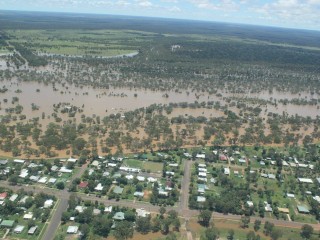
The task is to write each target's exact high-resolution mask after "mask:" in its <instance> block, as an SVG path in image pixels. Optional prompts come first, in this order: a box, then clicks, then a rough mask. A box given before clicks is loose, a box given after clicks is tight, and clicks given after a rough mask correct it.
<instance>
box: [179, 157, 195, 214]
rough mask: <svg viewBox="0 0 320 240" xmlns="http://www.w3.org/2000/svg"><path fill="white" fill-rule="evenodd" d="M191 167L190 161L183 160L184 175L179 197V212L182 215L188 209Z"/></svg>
mask: <svg viewBox="0 0 320 240" xmlns="http://www.w3.org/2000/svg"><path fill="white" fill-rule="evenodd" d="M191 166H192V161H191V160H185V162H184V175H183V179H182V182H181V197H180V199H181V201H180V206H179V210H180V211H181V214H182V215H183V213H184V211H185V210H187V209H188V208H189V206H188V200H189V186H190V178H191Z"/></svg>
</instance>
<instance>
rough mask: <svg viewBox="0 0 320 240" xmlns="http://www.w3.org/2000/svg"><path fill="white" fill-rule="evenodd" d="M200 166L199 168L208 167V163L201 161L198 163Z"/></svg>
mask: <svg viewBox="0 0 320 240" xmlns="http://www.w3.org/2000/svg"><path fill="white" fill-rule="evenodd" d="M198 167H199V168H206V167H207V165H206V164H203V163H199V164H198Z"/></svg>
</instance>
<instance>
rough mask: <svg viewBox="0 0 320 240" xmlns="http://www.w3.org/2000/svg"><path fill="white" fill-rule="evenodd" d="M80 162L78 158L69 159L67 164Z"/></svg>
mask: <svg viewBox="0 0 320 240" xmlns="http://www.w3.org/2000/svg"><path fill="white" fill-rule="evenodd" d="M77 161H78V159H77V158H69V159H68V160H67V162H71V163H76V162H77Z"/></svg>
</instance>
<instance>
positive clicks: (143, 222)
mask: <svg viewBox="0 0 320 240" xmlns="http://www.w3.org/2000/svg"><path fill="white" fill-rule="evenodd" d="M150 229H151V222H150V217H139V218H138V219H137V220H136V230H137V232H140V233H143V234H147V233H148V232H149V231H150Z"/></svg>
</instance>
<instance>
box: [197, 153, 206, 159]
mask: <svg viewBox="0 0 320 240" xmlns="http://www.w3.org/2000/svg"><path fill="white" fill-rule="evenodd" d="M196 158H200V159H205V158H206V155H205V154H199V153H198V154H197V155H196Z"/></svg>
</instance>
